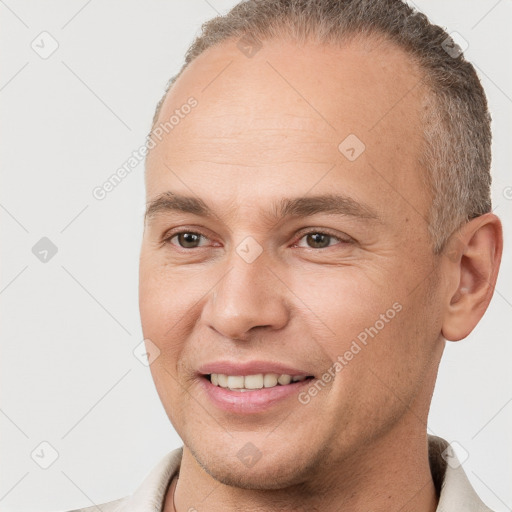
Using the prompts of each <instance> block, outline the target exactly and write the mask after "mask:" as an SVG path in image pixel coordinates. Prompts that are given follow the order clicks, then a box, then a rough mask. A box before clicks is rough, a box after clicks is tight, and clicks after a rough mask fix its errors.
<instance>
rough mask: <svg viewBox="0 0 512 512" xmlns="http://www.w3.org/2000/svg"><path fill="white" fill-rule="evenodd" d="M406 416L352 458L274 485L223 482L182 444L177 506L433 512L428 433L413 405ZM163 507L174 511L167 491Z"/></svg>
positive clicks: (227, 510) (213, 511) (213, 510)
mask: <svg viewBox="0 0 512 512" xmlns="http://www.w3.org/2000/svg"><path fill="white" fill-rule="evenodd" d="M409 416H410V417H409V418H408V421H404V422H403V423H402V425H401V427H400V428H398V429H397V428H395V429H392V431H390V432H389V433H387V434H386V435H383V436H381V437H380V438H379V439H377V440H375V441H374V442H372V443H370V444H368V445H367V446H365V448H364V449H363V450H359V451H358V452H357V453H356V454H354V455H352V456H351V457H350V458H348V459H344V460H343V461H342V462H338V463H336V461H334V462H333V463H332V464H325V466H324V468H323V469H322V470H321V471H319V472H318V473H316V474H315V475H313V476H312V478H311V479H310V480H309V481H305V482H302V483H301V484H299V485H296V486H293V487H288V488H284V489H277V490H276V489H272V490H253V489H241V488H237V487H233V486H228V485H224V484H222V483H220V482H218V481H217V480H215V479H214V478H212V477H211V476H210V475H209V474H208V473H206V471H205V470H204V469H203V468H202V467H201V466H199V465H198V463H197V461H196V460H195V458H194V457H193V455H192V454H191V453H190V451H189V450H188V448H187V447H186V446H185V447H184V448H183V458H182V461H181V466H180V478H179V481H178V484H177V486H176V489H175V497H174V502H175V505H176V511H177V512H184V511H189V510H196V509H197V510H201V509H207V510H208V511H209V512H217V511H219V512H220V511H223V512H240V511H247V512H250V511H267V510H268V511H273V512H277V511H282V512H285V511H286V512H292V511H293V512H305V511H316V510H321V511H322V512H339V511H341V510H342V511H343V512H362V511H364V512H365V511H367V510H372V512H388V511H389V510H400V512H435V510H436V508H437V501H438V497H437V494H436V490H435V487H434V483H433V480H432V475H431V472H430V466H429V458H428V442H427V434H426V431H425V429H424V427H422V425H421V423H420V422H419V421H418V418H417V417H416V416H415V414H414V412H413V411H411V414H410V415H409ZM418 425H419V426H420V427H421V428H418ZM414 426H415V428H413V427H414ZM334 468H336V470H335V469H334ZM164 510H165V512H173V505H172V495H171V493H168V495H167V497H166V502H165V507H164Z"/></svg>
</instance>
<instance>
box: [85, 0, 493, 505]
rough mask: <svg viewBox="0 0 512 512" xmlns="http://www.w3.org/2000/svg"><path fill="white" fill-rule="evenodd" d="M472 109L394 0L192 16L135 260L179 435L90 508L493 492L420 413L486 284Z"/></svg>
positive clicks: (395, 499)
mask: <svg viewBox="0 0 512 512" xmlns="http://www.w3.org/2000/svg"><path fill="white" fill-rule="evenodd" d="M489 125H490V118H489V114H488V111H487V103H486V99H485V95H484V92H483V90H482V88H481V85H480V83H479V80H478V78H477V76H476V74H475V71H474V69H473V67H472V66H471V65H470V64H469V63H467V62H466V61H465V60H464V58H463V56H462V55H461V54H460V51H459V49H458V48H457V47H456V45H455V44H454V43H453V41H452V40H451V39H450V38H449V37H448V35H447V34H446V33H445V32H444V31H443V30H442V29H441V28H440V27H437V26H434V25H431V24H430V23H429V22H428V20H427V18H426V17H425V16H424V15H422V14H418V13H416V12H415V11H413V10H412V9H411V8H410V7H408V6H407V5H406V4H404V3H402V2H400V1H398V0H371V1H370V0H339V1H334V0H317V1H306V0H303V1H293V0H286V1H285V0H249V1H248V2H242V3H240V4H239V5H237V6H236V7H235V8H234V9H232V11H230V12H229V13H228V14H226V15H225V16H220V17H217V18H215V19H213V20H211V21H210V22H209V23H207V24H205V25H204V26H203V32H202V34H201V35H200V36H199V37H198V38H197V39H196V41H195V42H194V43H193V44H192V46H191V48H190V49H189V51H188V53H187V58H186V62H185V65H184V66H183V68H182V70H181V71H180V73H179V74H178V75H177V77H174V79H173V80H171V82H170V85H169V88H168V91H167V92H166V94H165V96H164V98H163V100H162V102H161V103H160V104H159V106H158V108H157V112H156V114H155V117H154V125H153V129H152V133H151V137H150V139H149V140H148V148H149V150H150V151H149V153H148V157H147V162H146V164H147V166H146V173H147V175H146V186H147V200H148V208H147V213H146V224H145V232H144V240H143V244H142V251H141V259H140V312H141V319H142V326H143V331H144V336H145V338H146V346H147V350H148V354H149V356H148V357H149V359H150V362H151V366H150V368H151V372H152V375H153V378H154V381H155V385H156V388H157V391H158V393H159V396H160V398H161V400H162V403H163V406H164V408H165V410H166V412H167V414H168V416H169V419H170V420H171V422H172V424H173V426H174V428H175V429H176V431H177V433H178V434H179V436H180V437H181V439H182V440H183V443H184V446H183V447H182V448H181V449H179V450H175V451H174V452H172V453H170V454H169V455H168V456H167V457H166V458H164V459H163V460H162V462H161V463H160V465H159V466H158V467H157V468H155V470H154V471H153V473H152V474H151V475H150V476H149V477H148V479H147V480H146V481H145V482H144V483H143V484H142V486H141V487H140V488H139V489H138V490H137V491H135V492H134V494H133V495H132V496H130V497H127V498H123V499H121V500H117V501H115V502H111V503H109V504H104V505H101V507H100V508H101V509H102V510H103V511H104V512H107V511H114V510H116V511H140V512H142V511H149V510H152V511H157V510H163V511H165V512H172V511H177V512H184V511H195V510H197V511H202V510H205V511H206V510H207V511H209V512H216V511H252V510H262V511H263V510H265V511H312V510H322V511H323V512H331V511H332V512H334V511H340V510H343V511H368V510H372V511H375V512H380V511H402V512H406V511H416V512H433V511H436V510H437V511H443V512H455V511H461V510H464V511H487V510H489V509H488V508H487V507H486V506H485V505H484V504H483V503H482V502H481V501H480V499H479V498H478V497H477V495H476V494H475V492H474V491H473V489H472V488H471V486H470V484H469V482H468V480H467V478H466V476H465V474H464V471H463V469H462V468H461V467H460V465H459V464H457V463H456V460H457V459H456V455H455V454H454V453H453V451H452V450H451V448H450V447H449V445H448V443H447V442H446V441H444V440H443V439H441V438H439V437H434V436H429V435H427V431H426V424H427V417H428V410H429V406H430V401H431V397H432V393H433V389H434V384H435V380H436V375H437V369H438V365H439V361H440V358H441V355H442V353H443V349H444V346H445V342H446V340H449V341H457V340H461V339H463V338H464V337H466V336H467V335H468V334H469V333H470V332H471V331H472V329H473V328H474V327H475V326H476V324H477V323H478V321H479V320H480V318H481V317H482V315H483V314H484V312H485V310H486V308H487V306H488V304H489V301H490V300H491V297H492V294H493V288H494V285H495V283H496V278H497V272H498V268H499V263H500V257H501V251H502V231H501V224H500V221H499V219H498V218H497V217H496V216H495V215H493V214H492V213H491V203H490V190H489V187H490V176H489V167H490V140H491V135H490V126H489ZM94 508H95V507H91V508H90V509H87V510H93V509H94Z"/></svg>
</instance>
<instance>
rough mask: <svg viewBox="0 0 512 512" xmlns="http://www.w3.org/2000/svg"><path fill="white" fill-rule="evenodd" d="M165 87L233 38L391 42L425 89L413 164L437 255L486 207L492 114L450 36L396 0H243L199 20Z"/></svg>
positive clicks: (157, 109)
mask: <svg viewBox="0 0 512 512" xmlns="http://www.w3.org/2000/svg"><path fill="white" fill-rule="evenodd" d="M201 29H202V30H201V34H200V35H199V36H197V37H196V39H195V40H194V41H193V43H192V44H191V46H190V47H189V49H188V51H187V53H186V56H185V63H184V64H183V66H182V68H181V70H180V71H179V73H178V74H176V75H175V76H174V77H172V78H171V79H170V81H169V82H168V84H167V88H166V91H165V94H164V96H163V98H162V99H161V100H160V102H159V103H158V105H157V108H156V112H155V115H154V118H153V129H154V127H155V125H156V122H157V119H158V117H159V113H160V109H161V106H162V104H163V101H164V99H165V97H166V95H167V92H168V91H169V90H170V89H171V87H172V85H173V83H174V82H175V81H176V80H177V78H178V77H179V76H180V75H181V73H182V72H183V71H184V70H185V68H187V66H188V65H189V64H190V63H191V62H192V61H193V60H194V59H195V58H196V57H197V56H198V55H200V54H201V53H203V52H204V51H205V50H207V49H208V48H211V47H212V46H215V45H218V44H220V43H223V42H226V41H228V40H235V41H236V40H238V39H240V38H248V39H254V40H256V41H261V42H265V41H268V40H276V39H283V38H288V39H289V40H292V41H294V42H297V43H298V44H304V43H307V42H308V41H312V42H318V43H325V44H334V45H343V43H345V42H347V41H349V40H353V39H355V38H359V37H363V38H364V37H370V36H371V37H374V38H375V37H376V38H377V39H380V40H382V38H383V39H384V40H387V41H390V42H392V43H394V44H396V45H397V46H398V47H399V48H401V49H402V50H405V52H406V53H407V54H408V55H410V56H411V58H412V60H413V61H414V62H415V63H416V64H417V65H418V66H419V69H420V72H421V73H422V75H423V76H422V80H423V83H424V84H425V85H426V87H427V90H428V94H426V95H425V105H423V106H424V108H423V110H422V124H423V139H424V148H423V152H422V155H421V161H420V163H421V164H422V165H423V166H424V168H425V169H426V170H427V173H426V176H425V177H424V179H425V183H426V185H427V186H428V190H430V193H431V195H432V204H431V207H430V210H429V212H428V219H427V221H428V229H429V232H430V235H431V237H432V244H433V250H434V252H435V253H436V254H438V253H440V252H441V251H442V249H443V247H444V246H445V244H446V241H447V240H448V238H449V237H450V235H451V234H452V233H453V232H454V231H455V230H456V229H457V228H458V227H460V226H461V225H462V224H464V223H465V222H467V221H468V220H470V219H472V218H475V217H478V216H479V215H483V214H484V213H487V212H489V211H491V194H490V186H491V176H490V166H491V127H490V124H491V117H490V114H489V112H488V108H487V100H486V97H485V93H484V90H483V88H482V85H481V84H480V80H479V79H478V76H477V74H476V72H475V69H474V67H473V66H472V65H471V64H470V63H469V62H467V61H466V60H465V59H464V56H463V55H462V52H459V51H455V52H453V51H447V49H449V48H453V43H452V41H451V39H450V38H449V35H448V34H447V33H446V32H445V31H444V30H443V29H442V28H441V27H439V26H437V25H434V24H432V23H430V21H429V20H428V18H427V17H426V16H425V15H424V14H422V13H419V12H417V11H415V10H414V9H413V8H411V7H410V6H408V5H407V4H406V3H404V2H403V1H401V0H247V1H242V2H240V3H239V4H237V5H236V6H235V7H233V8H232V9H231V10H230V11H229V12H228V13H227V14H225V15H222V16H217V17H215V18H213V19H211V20H210V21H208V22H206V23H204V24H203V25H202V27H201Z"/></svg>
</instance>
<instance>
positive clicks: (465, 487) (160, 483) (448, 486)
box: [69, 435, 492, 512]
mask: <svg viewBox="0 0 512 512" xmlns="http://www.w3.org/2000/svg"><path fill="white" fill-rule="evenodd" d="M428 442H429V459H430V469H431V471H432V477H433V479H434V483H437V484H438V485H441V489H440V496H439V504H438V506H437V509H436V512H492V511H491V509H489V508H488V507H486V506H485V505H484V503H483V502H482V501H481V500H480V498H479V497H478V495H477V494H476V492H475V491H474V489H473V487H472V486H471V484H470V483H469V480H468V478H467V476H466V474H465V473H464V470H463V469H462V466H461V464H460V463H459V461H458V459H457V456H456V455H455V453H454V452H453V450H452V449H451V447H450V445H449V444H448V442H447V441H445V440H444V439H442V438H440V437H436V436H431V435H429V436H428ZM182 454H183V448H177V449H176V450H173V451H172V452H170V453H168V454H167V455H166V456H165V457H164V458H163V459H162V460H161V461H160V462H159V463H158V464H157V466H155V467H154V468H153V470H152V471H151V473H150V474H149V475H148V476H147V477H146V479H145V480H144V481H143V482H142V484H141V485H140V486H139V487H138V489H137V490H136V491H135V492H134V493H133V494H131V495H130V496H126V497H125V498H121V499H118V500H115V501H110V502H108V503H104V504H98V505H93V506H91V507H87V508H82V509H77V510H71V511H69V512H97V510H98V507H99V508H100V509H101V511H102V512H161V511H162V508H163V505H164V502H165V494H166V491H167V488H168V486H169V482H170V481H171V480H172V478H173V477H174V476H175V475H176V474H177V473H178V470H179V467H180V463H181V457H182ZM447 461H448V463H447Z"/></svg>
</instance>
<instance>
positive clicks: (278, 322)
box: [202, 253, 289, 341]
mask: <svg viewBox="0 0 512 512" xmlns="http://www.w3.org/2000/svg"><path fill="white" fill-rule="evenodd" d="M230 263H231V264H230V267H229V271H228V272H227V273H226V274H225V275H224V277H223V278H222V279H221V280H220V282H219V283H218V284H217V286H215V288H214V289H213V290H212V292H211V293H210V294H209V297H208V300H207V302H206V304H205V305H204V307H203V311H202V319H203V321H204V322H206V324H207V325H208V326H209V327H211V328H213V329H214V330H215V331H217V332H218V333H219V334H221V335H222V336H224V337H226V338H229V339H233V340H234V339H236V340H243V341H245V340H248V339H249V338H250V337H251V336H253V335H254V333H255V332H257V331H260V330H268V331H273V330H279V329H282V328H283V327H284V326H285V325H286V324H287V322H288V319H289V308H288V306H287V302H286V291H287V288H286V286H285V285H284V284H283V283H282V282H281V281H280V280H279V279H278V278H277V277H276V275H275V273H273V272H272V271H271V270H270V269H269V267H268V264H267V262H266V259H265V257H264V256H263V255H261V256H260V257H259V258H257V259H256V260H255V261H253V262H252V263H247V262H246V261H244V260H243V259H242V258H240V257H239V256H238V254H236V253H235V254H234V255H233V257H232V258H231V259H230Z"/></svg>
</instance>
